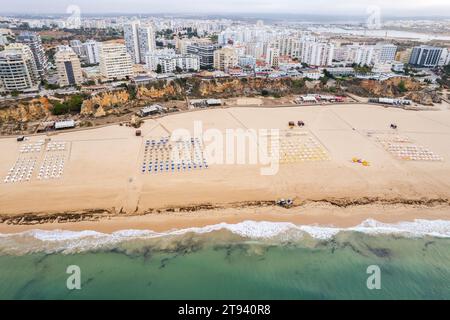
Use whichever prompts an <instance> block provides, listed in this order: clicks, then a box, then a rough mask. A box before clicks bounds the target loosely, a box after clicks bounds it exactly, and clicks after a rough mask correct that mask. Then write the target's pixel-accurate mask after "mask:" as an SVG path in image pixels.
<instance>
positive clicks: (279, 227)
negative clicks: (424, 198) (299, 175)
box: [0, 219, 450, 254]
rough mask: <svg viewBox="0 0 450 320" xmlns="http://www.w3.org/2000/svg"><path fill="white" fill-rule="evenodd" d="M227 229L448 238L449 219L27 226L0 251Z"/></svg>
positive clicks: (88, 246)
mask: <svg viewBox="0 0 450 320" xmlns="http://www.w3.org/2000/svg"><path fill="white" fill-rule="evenodd" d="M220 230H228V231H229V232H231V233H232V234H235V235H238V236H240V237H242V238H245V239H255V240H293V239H298V238H301V237H303V236H305V235H309V236H310V237H312V238H314V239H318V240H329V239H332V238H333V237H335V236H336V235H337V234H338V233H340V232H360V233H365V234H371V235H386V234H395V235H400V236H404V237H423V236H432V237H440V238H450V221H445V220H414V221H412V222H399V223H395V224H387V223H382V222H378V221H376V220H371V219H369V220H366V221H364V222H363V223H361V224H360V225H358V226H355V227H351V228H335V227H325V226H318V225H295V224H292V223H287V222H255V221H244V222H241V223H237V224H227V223H221V224H216V225H211V226H207V227H202V228H189V229H181V230H172V231H169V232H164V233H158V232H154V231H150V230H121V231H117V232H114V233H111V234H105V233H101V232H96V231H89V230H87V231H79V232H76V231H65V230H54V231H44V230H31V231H26V232H22V233H16V234H0V253H2V252H3V253H8V254H26V253H32V252H47V253H54V252H61V253H76V252H83V251H89V250H96V249H109V248H114V247H115V246H117V245H118V244H121V243H126V242H128V241H133V240H147V239H158V238H163V237H170V236H183V235H186V234H208V233H213V232H217V231H220Z"/></svg>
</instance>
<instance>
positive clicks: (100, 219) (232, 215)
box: [0, 199, 450, 234]
mask: <svg viewBox="0 0 450 320" xmlns="http://www.w3.org/2000/svg"><path fill="white" fill-rule="evenodd" d="M334 202H335V203H334V204H332V203H330V202H323V201H319V202H307V203H304V204H302V205H297V206H293V207H292V208H289V209H287V208H283V207H279V206H276V205H273V204H272V205H270V204H268V203H263V204H262V205H255V203H248V204H247V205H243V204H241V205H239V206H238V205H236V204H234V205H229V206H222V207H220V208H219V207H213V206H210V205H207V204H205V205H200V206H196V207H195V208H194V207H184V208H166V209H158V210H154V211H152V212H150V213H145V214H117V213H111V212H109V211H107V210H87V211H85V212H76V213H75V212H70V213H69V212H65V213H55V214H41V215H30V214H25V215H15V216H0V221H2V222H1V223H0V234H13V233H21V232H25V231H30V230H47V231H52V230H65V231H86V230H90V231H97V232H102V233H113V232H117V231H121V230H151V231H155V232H168V231H172V230H182V229H189V228H202V227H207V226H211V225H217V224H221V223H227V224H238V223H241V222H244V221H255V222H274V223H278V222H279V223H293V224H295V225H314V226H322V227H337V228H351V227H355V226H357V225H359V224H361V223H362V222H364V221H366V220H369V219H371V220H376V221H378V222H382V223H400V222H407V221H414V220H416V219H422V220H446V221H450V203H449V200H445V201H442V202H440V201H438V200H437V199H429V200H408V201H404V202H392V203H387V202H386V201H384V202H383V201H380V202H378V203H377V202H370V201H367V199H365V200H364V199H360V202H361V204H354V203H355V202H353V203H351V202H348V201H347V202H341V206H339V205H337V204H336V200H334ZM364 202H365V203H364ZM345 203H346V204H345Z"/></svg>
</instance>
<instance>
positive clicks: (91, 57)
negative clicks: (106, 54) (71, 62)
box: [83, 40, 100, 64]
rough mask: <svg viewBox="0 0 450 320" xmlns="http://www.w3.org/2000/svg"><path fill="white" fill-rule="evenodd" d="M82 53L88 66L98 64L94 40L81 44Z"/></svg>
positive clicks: (96, 46)
mask: <svg viewBox="0 0 450 320" xmlns="http://www.w3.org/2000/svg"><path fill="white" fill-rule="evenodd" d="M83 52H84V56H85V57H86V62H87V63H88V64H99V63H100V56H99V52H98V43H97V41H95V40H88V41H86V42H85V43H83Z"/></svg>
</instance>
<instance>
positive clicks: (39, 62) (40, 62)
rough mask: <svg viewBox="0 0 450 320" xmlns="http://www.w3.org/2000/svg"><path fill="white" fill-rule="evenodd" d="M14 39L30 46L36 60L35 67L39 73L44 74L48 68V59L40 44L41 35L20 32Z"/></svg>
mask: <svg viewBox="0 0 450 320" xmlns="http://www.w3.org/2000/svg"><path fill="white" fill-rule="evenodd" d="M16 40H17V42H18V43H23V44H26V45H27V46H28V47H30V49H31V52H32V53H33V57H34V61H35V62H36V68H37V69H38V72H39V74H40V75H41V76H44V75H45V74H46V73H47V69H48V59H47V56H46V55H45V50H44V47H43V46H42V40H41V36H40V35H39V34H37V33H35V32H21V33H20V35H19V36H18V37H17V39H16Z"/></svg>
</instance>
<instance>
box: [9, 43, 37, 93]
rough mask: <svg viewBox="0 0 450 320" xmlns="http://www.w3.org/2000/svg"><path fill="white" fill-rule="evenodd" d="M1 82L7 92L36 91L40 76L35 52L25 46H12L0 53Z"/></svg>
mask: <svg viewBox="0 0 450 320" xmlns="http://www.w3.org/2000/svg"><path fill="white" fill-rule="evenodd" d="M0 81H1V82H3V90H5V91H9V92H10V91H36V90H37V89H38V88H39V83H40V76H39V72H38V69H37V66H36V61H35V60H34V56H33V52H32V51H31V49H30V48H29V47H28V46H27V45H24V44H19V43H17V44H11V45H9V46H7V47H6V48H5V50H4V51H2V52H0Z"/></svg>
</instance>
